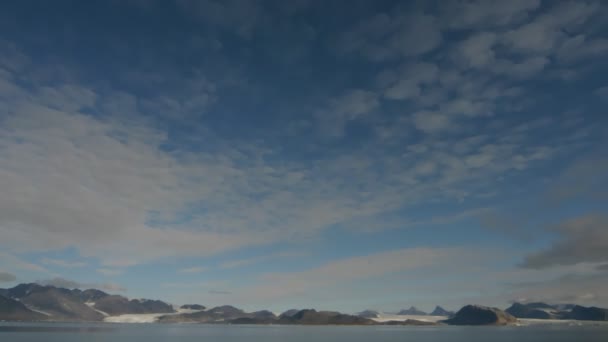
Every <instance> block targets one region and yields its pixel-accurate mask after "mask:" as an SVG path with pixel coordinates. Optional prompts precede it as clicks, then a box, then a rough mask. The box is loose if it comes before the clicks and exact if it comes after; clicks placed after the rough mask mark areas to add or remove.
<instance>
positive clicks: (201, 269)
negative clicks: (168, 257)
mask: <svg viewBox="0 0 608 342" xmlns="http://www.w3.org/2000/svg"><path fill="white" fill-rule="evenodd" d="M207 269H208V268H207V267H200V266H196V267H188V268H182V269H179V270H177V273H202V272H205V271H206V270H207Z"/></svg>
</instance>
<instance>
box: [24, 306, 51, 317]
mask: <svg viewBox="0 0 608 342" xmlns="http://www.w3.org/2000/svg"><path fill="white" fill-rule="evenodd" d="M26 307H27V308H28V309H30V310H32V311H34V312H37V313H39V314H43V315H45V316H49V317H52V316H53V315H52V314H50V313H48V312H45V311H42V310H38V309H36V308H33V307H31V306H26Z"/></svg>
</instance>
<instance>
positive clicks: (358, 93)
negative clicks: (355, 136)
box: [316, 89, 380, 137]
mask: <svg viewBox="0 0 608 342" xmlns="http://www.w3.org/2000/svg"><path fill="white" fill-rule="evenodd" d="M379 105H380V103H379V101H378V95H377V94H376V93H374V92H371V91H367V90H362V89H353V90H349V91H346V92H345V93H344V94H342V95H341V96H339V97H336V98H334V99H331V100H330V101H329V104H328V105H327V107H326V108H324V109H322V110H321V111H319V112H318V113H317V115H316V117H317V119H318V120H319V124H320V128H321V130H322V132H323V133H325V134H327V135H328V136H333V137H340V136H342V135H344V126H345V125H346V124H347V123H349V122H350V121H353V120H356V119H358V118H360V117H363V116H366V115H368V114H370V113H371V112H372V111H374V110H375V109H376V108H378V107H379Z"/></svg>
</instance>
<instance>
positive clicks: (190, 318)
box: [158, 305, 274, 323]
mask: <svg viewBox="0 0 608 342" xmlns="http://www.w3.org/2000/svg"><path fill="white" fill-rule="evenodd" d="M273 316H274V314H273ZM237 318H254V315H253V314H248V313H246V312H245V311H243V310H241V309H239V308H235V307H234V306H231V305H223V306H216V307H214V308H211V309H209V310H206V311H199V312H192V313H181V314H177V315H164V316H161V317H159V319H158V321H159V322H161V323H175V322H180V323H220V322H224V323H226V322H228V321H230V320H233V319H237Z"/></svg>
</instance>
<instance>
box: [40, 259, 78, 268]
mask: <svg viewBox="0 0 608 342" xmlns="http://www.w3.org/2000/svg"><path fill="white" fill-rule="evenodd" d="M40 262H41V263H42V264H44V265H52V266H59V267H65V268H78V267H85V266H87V263H86V262H83V261H69V260H62V259H52V258H43V259H42V260H40Z"/></svg>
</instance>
